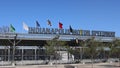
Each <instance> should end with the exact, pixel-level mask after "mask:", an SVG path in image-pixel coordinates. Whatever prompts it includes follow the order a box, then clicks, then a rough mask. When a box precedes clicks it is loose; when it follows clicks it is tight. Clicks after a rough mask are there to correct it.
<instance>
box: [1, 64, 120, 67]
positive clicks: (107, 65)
mask: <svg viewBox="0 0 120 68" xmlns="http://www.w3.org/2000/svg"><path fill="white" fill-rule="evenodd" d="M118 65H119V64H118V63H96V64H93V65H92V64H69V65H68V64H64V65H63V64H61V65H24V66H0V68H65V67H68V68H70V66H73V68H120V67H119V66H118ZM71 68H72V67H71Z"/></svg>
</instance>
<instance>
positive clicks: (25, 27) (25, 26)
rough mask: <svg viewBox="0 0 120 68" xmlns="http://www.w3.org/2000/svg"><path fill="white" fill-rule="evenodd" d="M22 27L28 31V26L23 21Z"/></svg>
mask: <svg viewBox="0 0 120 68" xmlns="http://www.w3.org/2000/svg"><path fill="white" fill-rule="evenodd" d="M23 29H24V30H26V31H28V30H29V29H28V26H27V25H26V24H25V23H24V22H23Z"/></svg>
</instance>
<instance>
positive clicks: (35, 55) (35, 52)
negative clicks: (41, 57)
mask: <svg viewBox="0 0 120 68" xmlns="http://www.w3.org/2000/svg"><path fill="white" fill-rule="evenodd" d="M36 57H37V56H36V49H35V60H36Z"/></svg>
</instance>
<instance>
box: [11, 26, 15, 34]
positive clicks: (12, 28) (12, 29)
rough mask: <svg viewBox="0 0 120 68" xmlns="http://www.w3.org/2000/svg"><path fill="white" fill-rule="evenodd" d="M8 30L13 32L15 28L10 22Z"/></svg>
mask: <svg viewBox="0 0 120 68" xmlns="http://www.w3.org/2000/svg"><path fill="white" fill-rule="evenodd" d="M10 32H15V28H14V27H13V25H12V24H10Z"/></svg>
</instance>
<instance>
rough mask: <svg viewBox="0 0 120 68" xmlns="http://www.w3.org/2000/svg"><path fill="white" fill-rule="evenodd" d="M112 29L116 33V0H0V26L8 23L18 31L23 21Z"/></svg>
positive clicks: (119, 9)
mask: <svg viewBox="0 0 120 68" xmlns="http://www.w3.org/2000/svg"><path fill="white" fill-rule="evenodd" d="M48 19H49V20H50V21H51V22H52V28H58V23H59V21H60V22H61V23H63V28H65V29H68V28H69V25H71V26H72V28H74V29H83V30H100V31H115V32H116V36H120V31H119V28H120V0H0V27H2V26H3V25H4V26H9V25H10V24H12V25H13V26H14V27H15V29H16V32H22V30H23V25H22V22H25V23H26V24H27V25H28V26H31V27H35V21H36V20H37V21H39V23H40V25H41V27H43V28H51V27H49V26H48V25H47V20H48Z"/></svg>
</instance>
